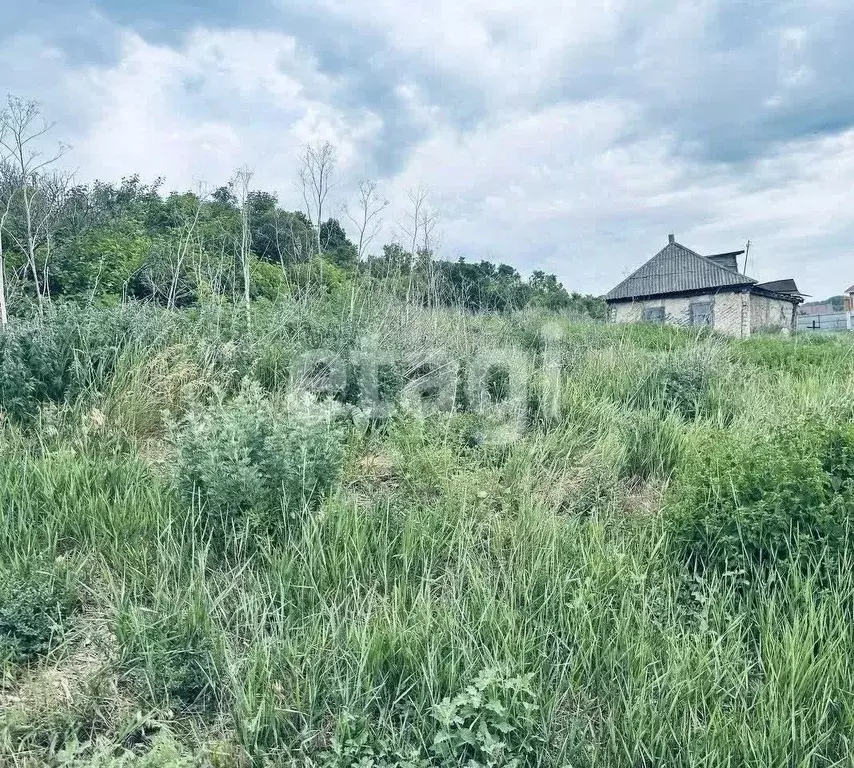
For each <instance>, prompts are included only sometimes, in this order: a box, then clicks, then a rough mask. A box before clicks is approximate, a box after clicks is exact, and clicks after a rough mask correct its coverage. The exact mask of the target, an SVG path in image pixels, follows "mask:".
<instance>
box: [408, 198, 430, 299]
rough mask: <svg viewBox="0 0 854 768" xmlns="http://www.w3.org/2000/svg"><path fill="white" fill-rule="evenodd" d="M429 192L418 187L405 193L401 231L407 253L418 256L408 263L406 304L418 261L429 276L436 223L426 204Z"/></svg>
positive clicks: (410, 293)
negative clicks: (404, 212)
mask: <svg viewBox="0 0 854 768" xmlns="http://www.w3.org/2000/svg"><path fill="white" fill-rule="evenodd" d="M428 195H429V190H428V189H427V188H426V187H423V186H421V185H420V184H419V185H418V187H417V188H415V189H410V190H409V191H408V192H407V198H408V199H409V209H408V211H407V212H406V215H405V217H404V221H403V223H402V224H401V229H402V230H403V234H404V235H405V236H406V239H407V240H408V241H409V253H411V254H413V256H419V257H420V259H417V260H416V259H415V258H413V259H411V260H410V262H409V279H408V281H407V285H406V302H407V304H408V303H409V302H410V300H411V298H412V289H413V282H414V276H415V267H416V264H417V263H418V262H419V261H420V262H421V264H422V266H423V267H424V268H425V272H426V273H427V274H428V276H429V274H430V262H431V261H432V256H433V248H434V243H433V233H434V230H435V228H436V224H437V222H438V215H437V213H436V211H434V210H432V209H431V208H430V206H429V204H428V200H427V198H428Z"/></svg>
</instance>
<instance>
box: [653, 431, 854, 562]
mask: <svg viewBox="0 0 854 768" xmlns="http://www.w3.org/2000/svg"><path fill="white" fill-rule="evenodd" d="M668 496H669V500H668V501H667V503H666V504H665V525H666V528H667V530H668V533H669V535H670V537H671V540H672V541H673V543H674V545H675V546H676V548H677V550H678V551H679V552H680V554H681V555H682V556H684V557H685V558H686V559H687V561H688V562H689V563H690V564H691V565H692V566H694V567H695V568H698V569H705V568H715V569H734V568H736V569H745V570H748V571H750V570H752V569H755V568H756V567H757V566H759V567H762V566H764V565H771V564H774V563H778V562H786V561H792V560H797V559H800V558H804V557H808V556H810V555H811V554H815V553H817V552H818V551H819V550H822V551H823V552H824V553H825V554H828V553H830V554H833V553H839V552H841V551H842V550H843V549H844V548H845V547H846V546H847V544H848V542H849V540H850V532H849V526H850V524H851V522H852V516H854V427H852V426H838V425H831V424H826V423H822V422H820V421H819V420H817V419H811V418H809V417H803V418H801V419H799V420H797V421H795V422H794V423H792V424H787V425H777V426H772V427H771V428H769V429H768V430H766V431H765V432H762V433H758V434H757V433H742V434H741V435H738V436H737V437H736V438H735V439H733V435H732V434H731V433H730V432H729V431H727V432H724V431H723V430H721V429H713V430H708V431H707V432H705V433H702V434H701V439H700V440H698V441H697V444H696V446H695V450H694V452H693V453H692V454H691V459H690V460H687V461H686V462H685V463H684V464H683V466H682V467H681V468H680V469H679V471H678V472H677V475H676V479H675V482H674V483H673V484H672V486H671V487H670V490H669V494H668Z"/></svg>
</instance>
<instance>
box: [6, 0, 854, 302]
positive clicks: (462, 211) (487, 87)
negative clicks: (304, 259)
mask: <svg viewBox="0 0 854 768" xmlns="http://www.w3.org/2000/svg"><path fill="white" fill-rule="evenodd" d="M834 2H835V0H827V4H828V7H827V10H828V12H831V11H833V12H841V11H840V9H841V6H834ZM297 5H299V7H300V8H302V10H303V11H304V12H305V15H308V16H311V17H312V18H313V19H314V21H315V22H316V24H315V26H308V27H306V26H304V25H303V26H300V25H298V24H296V22H295V23H294V24H285V25H283V26H280V27H277V26H276V25H275V24H271V25H270V26H269V27H268V28H266V29H264V30H251V29H238V28H233V29H221V28H212V27H210V26H205V25H203V24H202V25H199V26H196V27H191V28H188V29H186V30H184V31H183V32H182V33H181V34H178V35H176V36H175V38H174V39H172V41H171V42H165V41H163V40H159V41H155V40H153V39H151V38H150V37H149V36H146V35H143V34H141V33H140V32H138V31H134V30H132V29H129V28H123V27H119V26H114V27H113V28H112V29H113V32H114V36H115V48H116V52H117V53H116V56H115V57H114V58H113V59H111V60H106V61H100V62H96V63H88V64H86V65H85V66H83V65H79V64H76V63H75V62H74V61H73V60H72V59H71V58H70V57H69V56H68V55H67V54H66V53H65V52H64V51H63V49H62V48H61V46H58V45H54V44H53V43H47V42H46V40H47V38H45V39H41V38H39V37H33V36H32V35H30V36H28V37H24V36H22V35H19V36H17V37H12V38H7V39H6V40H5V41H4V45H3V47H2V48H1V49H0V71H3V72H4V73H5V76H6V77H7V78H8V79H9V80H11V81H14V82H10V84H9V87H10V89H11V90H13V91H15V92H17V93H19V94H21V95H27V96H32V97H35V98H39V99H41V100H42V101H43V102H44V105H45V111H46V112H47V114H48V115H50V116H52V117H54V118H55V119H56V120H57V121H58V123H59V125H58V128H57V137H58V138H63V139H68V140H69V141H71V142H72V143H73V144H74V146H75V150H74V153H73V155H72V162H73V163H74V164H75V165H77V166H78V167H79V169H80V175H81V177H83V178H84V179H86V178H92V177H101V178H106V179H118V178H119V177H121V176H122V175H127V174H129V173H133V172H139V173H140V174H141V175H142V176H143V177H145V178H149V179H150V178H153V177H155V176H158V175H161V174H162V175H165V176H166V177H167V188H183V187H187V186H191V185H194V183H195V182H196V181H198V180H204V181H207V182H209V183H212V184H218V183H222V182H223V181H224V180H225V179H227V178H228V177H229V176H230V175H231V173H232V172H233V170H234V169H235V168H237V167H239V166H243V165H249V166H252V167H254V168H255V170H256V177H255V180H256V183H257V184H258V186H261V187H265V188H272V189H274V190H277V191H279V192H280V195H281V198H282V200H283V202H284V203H285V204H287V205H290V206H297V205H298V196H297V195H296V191H295V189H294V185H293V181H294V178H295V171H296V156H297V154H298V152H299V149H300V146H301V145H303V144H304V143H305V142H307V141H310V140H318V139H320V140H330V141H333V142H334V143H335V144H336V145H337V147H338V150H339V159H340V163H341V168H340V172H341V176H342V179H343V180H344V183H342V185H341V187H339V189H338V190H337V192H338V193H339V194H340V196H342V197H346V195H347V194H348V193H349V191H350V187H349V185H348V182H354V181H355V180H356V179H358V178H359V177H362V176H364V175H366V174H368V173H372V172H373V171H372V170H371V169H372V168H375V167H377V165H379V166H380V167H382V163H377V162H376V159H377V158H382V157H383V156H384V155H388V154H395V153H396V155H395V156H396V157H398V156H399V158H400V161H399V162H398V161H395V163H389V164H387V167H389V168H390V169H391V170H390V171H389V172H388V173H387V174H386V176H385V178H382V179H380V182H381V184H382V186H383V187H384V192H385V194H386V195H387V196H388V197H390V198H392V199H393V200H395V201H401V200H405V197H406V190H407V189H408V188H410V187H414V186H417V185H418V184H424V185H426V186H428V187H429V188H430V190H431V197H432V202H433V205H434V206H435V207H436V208H437V209H438V210H439V212H440V213H441V215H442V224H441V230H442V233H443V238H442V242H443V247H444V255H446V256H448V257H452V258H453V257H456V255H457V254H458V253H460V254H463V255H466V256H467V257H468V258H471V259H479V258H484V257H487V256H490V257H492V258H495V259H498V260H502V261H506V262H508V263H511V264H513V265H514V266H516V267H517V268H519V269H520V270H522V271H529V270H531V269H534V268H544V269H547V270H548V271H554V272H556V273H557V274H558V276H559V277H560V278H561V279H562V280H563V281H564V283H565V284H566V285H567V287H569V288H571V289H578V290H584V291H591V292H604V291H606V290H608V288H610V287H611V285H612V284H613V283H616V282H617V281H618V280H619V279H620V278H621V276H622V275H624V274H625V273H626V272H627V271H629V270H631V269H633V268H634V267H635V266H637V265H638V264H639V263H640V262H642V261H643V260H644V259H646V258H648V257H649V256H651V255H652V254H653V253H654V252H655V251H656V250H657V249H658V247H660V245H661V244H663V242H664V241H665V238H666V235H667V233H668V232H670V231H674V232H676V233H677V235H678V237H679V238H680V240H681V241H682V242H684V243H685V244H686V245H689V246H691V247H693V248H695V249H697V250H700V251H701V252H702V251H706V252H711V251H716V250H729V249H731V248H732V249H735V248H738V247H741V246H742V245H743V244H744V242H745V241H746V240H747V238H750V239H751V240H752V241H753V242H754V244H755V245H754V250H753V257H752V260H751V261H752V267H751V272H755V274H756V276H757V277H759V278H762V279H771V278H775V277H785V276H790V275H791V276H794V277H796V278H797V279H798V280H799V282H800V283H801V284H802V288H804V289H805V290H807V291H808V292H810V293H815V294H819V295H821V294H826V293H827V294H829V293H833V292H836V291H837V290H839V287H840V285H842V287H845V285H848V284H849V283H850V282H851V281H852V279H854V275H852V274H851V270H852V269H854V267H852V266H851V264H850V259H849V258H848V255H847V253H848V252H847V242H848V241H850V239H851V237H852V235H854V228H852V226H851V225H850V224H849V218H850V216H849V213H848V211H847V210H846V208H847V193H848V189H850V187H851V184H852V182H854V134H852V132H851V131H850V128H846V127H844V126H843V127H841V128H839V129H836V130H831V129H830V128H827V129H826V130H824V131H823V132H822V133H821V134H817V135H815V136H810V135H809V131H808V129H809V125H810V123H809V122H804V121H803V119H802V118H803V117H804V116H803V115H801V114H796V113H792V114H795V118H791V116H790V113H789V112H787V110H792V109H793V108H794V107H796V106H797V104H798V102H797V99H799V98H802V97H803V94H804V93H805V92H813V91H815V89H817V88H820V87H821V77H820V75H821V70H820V69H819V68H817V66H816V60H815V47H816V45H817V43H816V40H819V41H820V40H822V39H823V38H822V37H821V35H826V29H824V28H821V29H816V28H814V27H812V26H810V24H809V23H808V21H803V20H798V19H791V18H789V17H788V16H785V14H784V16H785V18H783V19H782V20H779V19H775V20H774V24H775V26H774V30H776V31H775V32H774V34H772V35H770V36H769V39H770V42H769V44H768V47H767V49H762V48H761V46H757V47H758V48H759V50H757V52H756V58H755V59H754V60H748V59H745V58H744V57H745V56H746V55H747V54H746V53H745V52H746V51H750V50H751V48H750V45H748V42H749V41H744V40H741V41H739V40H738V39H731V38H732V37H733V36H734V37H737V35H735V33H733V35H732V36H728V30H729V28H728V27H727V26H726V24H727V23H729V22H727V21H726V15H725V14H724V11H727V10H728V6H727V4H726V3H724V2H722V0H701V2H698V3H691V4H685V3H681V2H676V0H667V2H664V3H662V2H653V0H643V1H642V2H630V0H608V1H606V2H602V3H589V2H583V1H582V0H575V2H572V3H569V4H566V3H562V2H557V0H548V1H547V2H544V3H540V4H534V5H533V6H528V5H527V4H522V3H520V2H519V0H493V1H492V2H486V0H437V2H436V3H432V4H424V3H421V2H416V0H375V2H373V3H367V2H366V1H365V0H329V2H326V3H323V4H320V3H318V4H315V3H314V2H313V0H305V2H302V3H298V4H297ZM781 13H782V12H781ZM722 14H723V15H722ZM722 19H723V20H722ZM748 21H751V19H748ZM752 22H753V23H754V24H756V25H757V26H761V23H760V22H761V20H760V19H758V18H755V19H752ZM336 25H337V26H336ZM102 29H103V27H102ZM317 30H323V31H324V33H325V34H328V35H331V37H332V43H337V42H339V41H338V40H335V39H334V38H335V35H344V36H345V37H346V39H342V40H340V42H341V43H342V45H341V46H339V47H340V48H341V50H338V47H335V45H332V43H330V40H329V39H324V41H323V42H322V44H321V42H320V41H319V40H317V39H314V38H313V37H312V35H313V34H315V32H317ZM318 34H319V33H318ZM359 39H364V40H366V41H368V40H369V41H370V42H369V43H367V42H366V43H365V45H364V49H359V50H356V51H350V52H349V53H347V52H346V51H344V46H343V44H344V43H347V42H352V41H354V40H356V41H358V40H359ZM710 41H717V42H710ZM324 46H326V47H327V48H329V49H330V50H324ZM715 46H717V47H715ZM332 48H334V49H335V50H334V51H333V52H334V53H335V54H336V55H338V56H339V58H338V59H337V60H336V62H335V64H334V66H333V65H332V64H329V63H328V62H327V60H326V58H325V57H326V56H328V55H330V51H331V49H332ZM342 51H344V52H343V53H342ZM345 54H346V55H345ZM22 61H25V62H26V64H27V66H26V68H24V67H23V66H22V65H21V64H20V62H22ZM442 94H452V97H449V98H448V99H447V100H443V99H442V98H441V96H442ZM793 105H794V107H793ZM730 109H731V112H727V110H730ZM763 110H764V111H763ZM760 113H761V114H760ZM463 115H465V117H463ZM787 115H789V117H787ZM651 116H652V117H651ZM807 116H808V115H807ZM787 119H792V120H793V121H794V122H793V127H792V128H791V132H790V133H791V135H788V134H786V133H785V130H784V128H785V126H784V124H783V123H784V122H785V120H787ZM768 120H773V121H778V122H774V123H773V131H772V133H773V136H772V139H773V141H772V139H768V138H767V137H766V136H764V135H762V130H764V129H763V126H765V125H766V123H767V122H768ZM799 120H800V121H801V122H798V121H799ZM781 121H782V122H781ZM825 122H827V121H825ZM774 132H777V133H774ZM778 133H779V135H777V134H778ZM715 142H719V144H720V146H719V147H717V148H716V144H715ZM742 145H743V146H742ZM703 147H705V149H703ZM710 147H711V148H712V149H714V150H715V151H718V150H719V149H720V147H723V149H724V150H729V149H730V148H734V149H735V150H741V149H744V148H745V147H746V148H747V149H745V151H744V152H741V154H740V160H739V161H738V162H737V163H724V162H721V161H720V159H719V158H716V157H715V156H714V155H715V151H711V150H709V149H708V148H710ZM694 150H696V151H694ZM724 154H726V152H724ZM735 154H736V155H739V151H736V152H735ZM403 216H404V211H403V210H401V209H400V206H398V209H397V210H396V212H394V213H392V214H390V217H389V218H390V221H389V226H388V227H387V231H386V233H385V234H386V236H388V237H390V236H391V234H392V232H393V230H394V221H393V220H394V219H395V218H396V219H398V220H399V219H401V218H402V217H403ZM843 284H844V285H843Z"/></svg>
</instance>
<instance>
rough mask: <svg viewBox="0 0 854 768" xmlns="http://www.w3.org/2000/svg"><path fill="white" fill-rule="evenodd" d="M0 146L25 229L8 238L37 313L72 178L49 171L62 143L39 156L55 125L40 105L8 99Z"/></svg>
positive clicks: (45, 293)
mask: <svg viewBox="0 0 854 768" xmlns="http://www.w3.org/2000/svg"><path fill="white" fill-rule="evenodd" d="M0 125H1V126H2V130H0V147H2V149H3V150H5V151H6V152H7V153H8V154H9V160H10V163H11V167H12V168H13V169H14V175H15V187H16V189H15V192H16V193H18V194H19V195H20V205H21V208H22V214H23V219H24V228H23V229H24V231H23V232H22V233H21V234H20V235H18V234H17V233H15V232H11V233H10V235H11V239H12V240H13V241H14V242H15V245H16V246H17V247H18V248H19V249H20V250H21V251H22V252H23V253H24V254H25V257H26V260H27V267H28V269H29V271H30V273H31V275H32V279H33V287H34V289H35V293H36V300H37V302H38V307H39V313H42V312H43V311H44V300H45V297H46V296H47V297H48V298H49V285H48V268H49V262H50V246H51V236H52V234H53V224H54V222H55V220H56V218H57V214H58V213H59V210H60V208H61V205H62V203H63V201H64V199H65V196H66V192H67V190H68V185H69V182H70V178H71V177H70V176H68V175H64V174H60V173H48V170H47V169H48V168H50V166H52V165H53V164H54V163H55V162H56V161H57V160H59V158H60V157H62V156H63V155H64V154H65V152H66V151H67V149H68V147H67V146H66V145H64V144H60V145H59V146H58V148H57V150H56V151H55V152H53V153H50V154H47V155H45V154H43V153H42V151H41V150H40V149H39V143H40V140H41V139H42V138H43V137H44V136H45V135H46V134H47V133H49V132H50V130H51V129H52V128H53V126H54V124H53V123H48V122H47V121H45V120H44V118H43V117H42V114H41V106H40V105H39V104H38V102H36V101H25V100H23V99H19V98H17V97H15V96H9V97H8V101H7V104H6V109H5V110H3V112H2V113H0ZM41 246H45V249H44V259H43V264H39V256H38V255H37V254H38V251H39V249H40V248H41Z"/></svg>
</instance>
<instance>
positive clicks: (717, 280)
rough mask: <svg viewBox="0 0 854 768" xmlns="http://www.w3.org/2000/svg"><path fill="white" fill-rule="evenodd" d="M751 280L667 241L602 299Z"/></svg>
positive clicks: (688, 249) (727, 284)
mask: <svg viewBox="0 0 854 768" xmlns="http://www.w3.org/2000/svg"><path fill="white" fill-rule="evenodd" d="M755 283H756V281H755V280H754V279H753V278H751V277H747V276H746V275H742V274H741V273H739V272H736V271H734V270H732V269H727V268H726V267H723V266H721V265H720V264H716V263H715V262H714V261H711V260H709V259H707V258H706V257H704V256H700V254H699V253H695V252H694V251H692V250H691V249H690V248H686V247H685V246H684V245H681V244H679V243H677V242H671V243H668V244H667V245H666V246H665V247H664V248H662V249H661V250H660V251H659V252H658V253H657V254H656V255H655V256H653V257H652V258H651V259H650V260H649V261H647V262H646V264H644V265H643V266H641V267H640V268H639V269H636V270H635V271H634V272H632V274H631V275H629V276H628V277H627V278H626V279H625V280H623V282H622V283H620V284H619V285H618V286H617V287H616V288H614V289H612V290H611V291H610V292H609V293H608V294H606V296H605V299H606V300H609V301H613V300H617V299H636V298H639V297H641V296H658V295H661V294H666V293H681V292H683V291H703V290H710V291H711V290H716V289H719V288H727V287H735V286H741V285H753V284H755Z"/></svg>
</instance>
